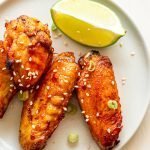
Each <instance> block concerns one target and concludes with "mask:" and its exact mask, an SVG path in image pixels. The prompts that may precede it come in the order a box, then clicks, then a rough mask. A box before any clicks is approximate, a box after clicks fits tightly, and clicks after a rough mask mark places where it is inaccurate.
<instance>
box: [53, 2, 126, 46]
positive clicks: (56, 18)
mask: <svg viewBox="0 0 150 150" xmlns="http://www.w3.org/2000/svg"><path fill="white" fill-rule="evenodd" d="M70 2H73V3H72V5H70ZM74 2H79V3H80V2H84V3H86V2H90V3H91V2H92V1H89V0H62V1H60V2H58V3H56V4H55V5H54V6H53V7H52V9H51V16H52V19H53V22H54V23H55V25H56V26H57V27H58V29H59V30H61V31H62V32H63V33H64V34H65V35H67V36H68V37H70V38H71V39H73V40H75V41H76V42H78V43H80V44H83V45H86V46H91V47H108V46H110V45H112V44H114V43H116V42H117V41H118V40H119V39H120V38H121V37H123V36H124V35H125V33H126V31H125V30H124V28H123V27H122V25H121V23H120V20H119V19H118V18H117V16H116V15H115V13H114V12H113V11H111V10H109V8H107V7H106V6H103V5H99V3H96V2H92V3H93V4H94V5H96V6H97V5H98V7H100V8H101V7H102V8H104V9H105V11H106V12H105V13H104V14H105V15H104V16H106V19H105V17H103V15H102V16H101V18H100V19H96V18H95V20H98V21H99V22H100V21H101V22H103V24H105V26H103V25H102V23H101V25H100V26H99V25H97V24H98V22H97V24H96V23H94V22H91V21H90V20H89V19H85V18H88V17H89V16H88V17H86V16H84V15H85V14H82V15H81V16H79V15H80V14H81V12H80V13H77V14H76V13H75V12H76V11H77V10H78V9H76V8H74V6H73V5H74ZM68 3H69V5H68ZM61 4H63V7H62V6H61ZM75 4H77V5H79V4H78V3H75ZM67 5H68V6H67ZM72 6H73V7H72ZM79 6H80V5H79ZM86 6H87V4H86ZM68 7H69V8H70V9H68ZM82 7H83V6H82ZM87 7H89V6H87ZM67 9H68V10H69V11H66V10H67ZM71 9H74V11H73V12H71V11H72V10H71ZM88 9H91V8H90V7H89V8H88ZM64 10H65V11H64ZM84 10H85V12H86V9H84ZM83 12H84V11H83ZM108 12H109V13H110V12H111V13H110V14H109V13H108ZM107 13H108V14H107ZM106 14H107V15H106ZM109 15H110V16H109ZM95 16H96V15H95ZM102 17H103V18H102ZM95 22H96V21H95ZM107 22H108V25H107ZM108 26H110V28H109V27H108ZM113 28H114V29H113ZM115 28H116V29H117V28H118V29H117V30H115ZM87 29H90V30H91V29H92V30H91V31H88V30H87ZM116 31H117V32H116ZM77 32H78V33H77Z"/></svg>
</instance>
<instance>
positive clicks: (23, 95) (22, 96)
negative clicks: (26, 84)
mask: <svg viewBox="0 0 150 150" xmlns="http://www.w3.org/2000/svg"><path fill="white" fill-rule="evenodd" d="M28 98H29V91H24V92H23V93H20V92H19V93H18V99H19V100H20V101H26V100H27V99H28Z"/></svg>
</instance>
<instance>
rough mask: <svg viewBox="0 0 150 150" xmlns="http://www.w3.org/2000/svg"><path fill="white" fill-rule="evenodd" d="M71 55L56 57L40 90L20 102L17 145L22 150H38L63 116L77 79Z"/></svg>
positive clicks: (75, 66) (76, 66)
mask: <svg viewBox="0 0 150 150" xmlns="http://www.w3.org/2000/svg"><path fill="white" fill-rule="evenodd" d="M78 69H79V67H78V65H77V64H76V63H75V58H74V56H73V53H71V52H68V53H62V54H60V55H58V56H57V57H56V58H55V59H54V62H53V64H52V66H51V69H50V70H49V71H48V73H47V74H46V76H45V77H44V79H43V81H42V83H41V85H40V88H39V89H38V90H37V91H36V92H35V93H34V94H32V95H31V97H30V98H29V100H27V101H26V102H25V103H24V106H23V111H22V119H21V126H20V143H21V145H22V147H23V149H24V150H41V149H43V148H44V147H45V145H46V141H47V140H48V138H49V137H50V136H51V135H52V133H53V132H54V130H55V129H56V128H57V126H58V124H59V122H60V121H61V120H62V118H63V117H64V111H65V110H66V107H67V104H68V102H69V99H70V97H71V95H72V91H73V89H74V85H75V81H76V79H77V76H78Z"/></svg>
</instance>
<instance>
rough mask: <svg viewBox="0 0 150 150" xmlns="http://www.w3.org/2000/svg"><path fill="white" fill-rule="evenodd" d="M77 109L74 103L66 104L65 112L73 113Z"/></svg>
mask: <svg viewBox="0 0 150 150" xmlns="http://www.w3.org/2000/svg"><path fill="white" fill-rule="evenodd" d="M77 111H78V109H77V106H76V105H74V104H72V103H69V104H68V108H67V113H68V114H71V115H74V114H76V112H77Z"/></svg>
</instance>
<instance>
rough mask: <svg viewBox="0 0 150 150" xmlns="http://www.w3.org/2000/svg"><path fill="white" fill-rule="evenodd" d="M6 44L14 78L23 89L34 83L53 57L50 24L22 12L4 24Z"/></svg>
mask: <svg viewBox="0 0 150 150" xmlns="http://www.w3.org/2000/svg"><path fill="white" fill-rule="evenodd" d="M5 27H6V32H5V36H4V38H5V40H4V47H5V49H6V50H7V51H8V59H9V61H10V62H11V63H12V65H11V69H12V71H13V76H14V82H15V84H16V85H17V86H18V87H19V88H20V89H28V88H30V87H31V86H33V85H35V84H36V83H37V82H38V80H39V79H40V77H41V76H42V74H43V72H44V70H45V68H46V66H47V64H48V63H49V61H50V60H51V59H52V53H53V49H52V47H51V44H52V41H51V38H50V32H49V30H48V26H47V25H44V24H42V23H41V22H40V21H39V20H37V19H35V18H30V17H28V16H20V17H19V18H17V19H16V20H12V21H10V22H7V23H6V24H5Z"/></svg>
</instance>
